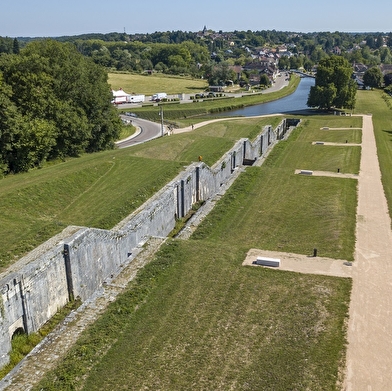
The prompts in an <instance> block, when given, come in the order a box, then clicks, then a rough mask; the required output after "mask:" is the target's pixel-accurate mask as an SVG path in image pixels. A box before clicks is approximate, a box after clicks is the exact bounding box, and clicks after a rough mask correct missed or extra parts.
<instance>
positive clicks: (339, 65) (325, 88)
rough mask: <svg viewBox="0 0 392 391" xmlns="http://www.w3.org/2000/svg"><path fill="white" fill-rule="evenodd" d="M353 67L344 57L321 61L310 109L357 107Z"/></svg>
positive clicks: (312, 88)
mask: <svg viewBox="0 0 392 391" xmlns="http://www.w3.org/2000/svg"><path fill="white" fill-rule="evenodd" d="M352 73H353V70H352V66H351V65H350V63H349V62H348V61H347V60H346V59H345V58H343V57H340V56H330V57H328V58H325V59H323V60H321V61H320V63H319V66H318V68H317V75H316V84H315V86H313V87H311V88H310V93H309V97H308V102H307V104H308V106H309V107H319V108H321V109H331V108H332V107H336V108H347V109H353V108H354V107H355V94H356V90H357V87H356V84H355V82H354V80H353V79H352V77H351V76H352Z"/></svg>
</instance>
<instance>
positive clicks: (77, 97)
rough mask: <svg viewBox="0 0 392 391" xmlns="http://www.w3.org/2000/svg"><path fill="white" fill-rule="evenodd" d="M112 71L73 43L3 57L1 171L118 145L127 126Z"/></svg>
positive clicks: (50, 43) (45, 44)
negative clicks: (113, 88)
mask: <svg viewBox="0 0 392 391" xmlns="http://www.w3.org/2000/svg"><path fill="white" fill-rule="evenodd" d="M111 100H112V93H111V90H110V87H109V84H108V82H107V71H106V70H105V69H104V68H102V67H101V66H99V65H97V64H95V63H94V62H93V61H92V59H90V58H87V57H85V56H83V55H82V54H80V53H79V52H78V50H77V49H76V48H75V46H74V45H73V44H69V43H59V42H56V41H54V40H42V41H35V42H31V43H29V44H28V45H27V46H25V47H24V48H23V49H22V50H20V53H14V51H12V52H11V53H9V54H5V53H3V54H2V55H0V172H2V173H3V174H8V173H17V172H22V171H27V170H29V169H30V168H32V167H36V166H40V165H41V164H42V163H43V162H44V161H46V160H50V159H58V158H65V157H67V156H78V155H79V154H81V153H83V152H95V151H101V150H104V149H108V148H112V147H113V146H114V141H115V140H116V139H117V138H118V136H119V134H120V130H121V122H120V119H119V117H118V113H117V111H116V109H115V108H114V107H113V105H112V104H111Z"/></svg>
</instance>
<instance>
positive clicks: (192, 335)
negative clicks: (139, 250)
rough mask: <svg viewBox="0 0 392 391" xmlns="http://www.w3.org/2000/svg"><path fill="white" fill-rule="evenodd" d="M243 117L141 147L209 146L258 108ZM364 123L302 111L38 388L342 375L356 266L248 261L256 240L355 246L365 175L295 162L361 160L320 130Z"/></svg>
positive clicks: (289, 380) (357, 136) (275, 245)
mask: <svg viewBox="0 0 392 391" xmlns="http://www.w3.org/2000/svg"><path fill="white" fill-rule="evenodd" d="M243 121H244V123H243V124H239V123H238V122H235V123H236V126H233V125H232V124H233V122H234V121H232V122H227V123H223V124H222V123H219V124H215V125H209V126H208V127H206V128H204V129H203V130H202V131H200V133H199V132H194V133H191V134H183V135H181V137H178V138H177V136H174V137H173V139H174V140H175V144H171V145H173V149H174V150H175V151H177V152H173V151H172V150H171V148H168V144H166V149H164V148H163V146H164V141H165V139H161V140H158V141H156V142H154V143H152V144H151V145H150V146H148V145H146V146H144V147H143V148H144V149H142V150H139V151H137V153H136V155H137V156H140V158H143V159H147V156H154V157H156V156H157V155H152V151H153V150H152V149H151V148H156V149H155V153H159V152H158V151H159V148H160V146H161V145H160V143H162V150H161V153H165V152H164V151H166V152H167V153H174V154H175V155H177V156H181V158H185V156H188V155H189V154H192V155H194V154H195V153H197V154H199V152H198V151H199V150H200V149H199V148H197V150H195V146H197V145H198V143H202V140H203V139H206V140H208V141H207V143H209V144H211V145H212V144H213V143H214V142H215V141H214V140H216V138H217V137H220V136H222V137H223V136H224V137H229V139H230V138H231V137H233V136H235V135H237V132H238V131H239V129H242V128H244V129H247V133H251V134H253V132H254V128H255V127H257V121H258V120H257V119H244V120H243ZM238 125H240V126H238ZM325 126H329V127H345V128H351V127H352V128H353V129H350V130H344V131H339V132H333V131H330V132H326V131H325V130H321V129H320V128H322V127H325ZM360 126H361V119H360V118H356V117H329V116H328V117H327V116H325V117H324V116H320V117H309V118H306V119H304V121H303V124H302V125H301V127H300V128H298V129H297V130H295V131H294V133H293V134H292V135H291V137H290V138H289V140H288V141H284V142H280V143H279V144H278V145H277V146H276V147H275V148H274V150H273V152H272V153H271V154H270V155H269V157H268V159H267V160H266V162H265V164H264V165H263V166H261V167H249V168H248V169H247V170H246V172H245V173H244V174H242V175H241V176H240V177H239V179H237V181H236V182H235V183H234V185H233V186H232V188H231V189H230V190H229V191H228V192H227V193H226V194H225V196H224V197H223V198H222V199H221V200H220V201H219V203H218V204H217V206H216V207H215V208H214V210H213V211H212V212H211V213H210V215H209V216H208V217H207V218H206V219H205V220H204V221H203V223H202V224H201V226H199V228H198V229H197V230H196V232H195V234H194V235H193V236H192V237H191V239H190V240H188V241H182V240H179V239H174V240H170V241H168V242H167V243H166V244H165V245H164V246H163V248H162V249H161V251H160V252H159V253H158V254H157V257H156V258H155V259H154V260H153V261H152V262H151V263H150V264H148V265H147V266H146V267H145V268H144V269H143V270H141V271H140V272H139V274H138V276H137V278H136V280H134V281H133V282H131V283H130V285H129V287H128V288H127V290H126V291H125V292H124V293H123V294H122V295H121V296H120V297H119V298H118V299H117V300H116V302H114V303H112V304H111V305H110V307H109V309H108V311H107V312H106V313H105V314H104V315H103V316H102V317H101V318H100V319H99V320H98V321H97V322H96V323H95V324H94V325H93V326H92V327H90V328H89V329H87V330H86V331H85V332H84V334H83V336H82V338H81V339H80V340H79V341H78V343H77V344H76V346H75V347H74V348H73V349H72V350H71V351H70V353H69V354H68V355H67V357H66V358H65V359H64V360H62V362H61V363H60V365H59V366H58V368H57V369H56V370H55V371H54V372H52V373H50V374H49V375H48V376H47V377H46V378H45V379H44V380H43V381H42V382H41V384H39V385H38V386H37V387H36V388H35V389H36V390H70V389H80V390H88V391H90V390H102V389H108V390H114V389H116V390H125V389H127V390H141V389H145V390H147V389H150V390H157V389H160V390H189V389H195V390H227V389H235V390H289V389H290V390H291V389H292V390H295V389H296V390H306V389H308V390H335V389H339V380H341V370H342V368H343V367H344V357H345V335H346V334H345V333H346V329H345V327H346V319H347V314H348V304H349V297H350V290H351V280H350V279H344V278H332V277H325V276H315V275H301V274H297V273H291V272H281V271H276V270H267V269H262V268H260V269H259V268H252V267H243V266H241V264H242V261H243V260H244V258H245V254H246V252H247V251H248V250H249V248H251V247H256V248H263V249H270V250H278V251H291V252H297V253H302V254H310V253H311V252H312V249H313V248H314V247H316V248H318V249H319V255H321V256H329V257H333V258H340V259H347V260H353V251H354V242H355V237H354V234H355V212H356V186H357V184H356V181H355V180H352V179H341V178H325V177H324V178H322V177H301V176H296V175H294V170H295V169H296V168H303V167H304V166H307V168H309V169H313V170H331V171H335V168H336V165H337V164H338V165H339V166H340V167H341V169H342V170H343V171H344V172H351V173H356V172H358V168H359V158H360V153H359V150H358V147H348V148H346V147H345V148H341V147H336V146H328V147H327V146H325V147H320V146H314V145H312V141H323V137H326V138H328V141H335V142H341V141H342V140H346V139H347V140H349V141H350V142H360V140H361V133H360V131H358V130H355V129H354V128H356V127H360ZM179 136H180V135H179ZM187 137H190V138H191V139H193V142H192V143H190V144H189V145H188V146H187V145H186V144H187V142H188V139H187ZM198 137H200V139H199V138H198ZM173 139H172V140H173ZM166 140H167V139H166ZM172 140H170V143H172V142H173V141H172ZM325 141H326V140H325ZM152 145H153V146H152ZM189 146H191V149H194V151H193V152H189V151H186V150H187V148H188V147H189ZM181 148H182V149H181ZM149 149H150V150H149ZM212 149H214V148H212ZM212 159H215V157H213V158H212Z"/></svg>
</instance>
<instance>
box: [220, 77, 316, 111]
mask: <svg viewBox="0 0 392 391" xmlns="http://www.w3.org/2000/svg"><path fill="white" fill-rule="evenodd" d="M314 84H315V79H314V78H312V77H303V78H301V81H300V83H299V85H298V87H297V89H296V90H295V92H294V93H292V94H291V95H288V96H286V97H284V98H282V99H278V100H275V101H272V102H268V103H262V104H259V105H254V106H248V107H244V108H243V109H239V110H233V111H225V112H224V115H225V116H230V117H241V116H243V117H254V116H257V115H266V114H276V113H282V114H283V113H293V114H295V113H298V114H299V113H302V112H306V111H307V110H309V107H308V106H307V104H306V102H307V100H308V95H309V91H310V87H311V86H314ZM220 114H223V113H220Z"/></svg>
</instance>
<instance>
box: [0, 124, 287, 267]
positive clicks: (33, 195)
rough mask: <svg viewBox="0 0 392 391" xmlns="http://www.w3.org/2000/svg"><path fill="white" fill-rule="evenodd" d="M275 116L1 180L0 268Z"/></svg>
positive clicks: (111, 215) (126, 206)
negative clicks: (66, 229)
mask: <svg viewBox="0 0 392 391" xmlns="http://www.w3.org/2000/svg"><path fill="white" fill-rule="evenodd" d="M280 120H281V119H280V118H268V119H258V120H256V121H255V120H253V121H252V120H247V119H244V120H240V122H238V123H237V124H236V125H235V124H231V123H229V122H227V123H225V124H223V123H219V124H216V125H211V126H209V127H205V128H204V129H203V130H200V131H199V130H198V131H195V132H193V133H191V134H181V135H177V136H171V137H165V138H159V139H157V140H153V141H151V142H149V143H145V144H142V145H138V146H135V147H132V148H127V149H122V150H113V151H106V152H102V153H96V154H90V155H83V156H82V157H80V158H78V159H70V160H68V161H66V162H63V163H59V164H56V165H52V166H46V167H44V168H42V169H40V170H32V171H30V172H28V173H25V174H19V175H14V176H9V177H7V178H3V179H2V180H0V271H1V270H2V269H3V270H4V268H5V267H6V266H7V265H8V264H10V263H11V262H13V261H14V260H16V259H18V257H20V256H21V255H23V254H25V253H27V252H28V251H30V250H32V249H34V248H35V247H36V246H37V245H39V244H41V243H43V242H44V241H45V240H47V239H49V238H50V237H52V236H53V235H55V234H57V233H59V232H61V231H62V230H63V229H64V228H65V227H67V226H68V225H80V226H92V227H96V228H106V229H110V228H112V227H113V226H114V225H116V224H117V223H118V222H119V221H121V220H122V219H123V218H125V217H126V216H127V215H128V214H129V213H131V212H132V211H133V210H135V209H136V208H137V207H138V206H140V205H141V204H142V203H143V202H145V201H146V200H147V199H148V198H150V197H151V196H152V195H153V194H154V193H155V192H156V191H157V190H159V189H160V188H162V187H163V186H164V185H165V184H166V183H168V182H169V181H170V180H171V179H173V178H174V177H175V175H176V174H178V173H179V172H180V171H182V170H183V167H184V165H187V164H190V163H191V162H194V161H197V159H198V156H199V155H202V156H203V160H204V161H205V162H206V163H207V164H209V165H213V164H214V163H215V162H216V161H217V160H218V159H219V158H220V157H221V156H222V155H223V154H224V153H225V152H226V151H227V150H228V149H230V148H231V147H232V145H233V144H234V142H235V141H236V140H238V139H240V138H241V137H248V138H253V137H255V136H256V134H257V133H258V132H259V131H260V129H261V128H262V127H263V126H264V125H266V124H268V123H273V124H276V123H278V122H279V121H280Z"/></svg>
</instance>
